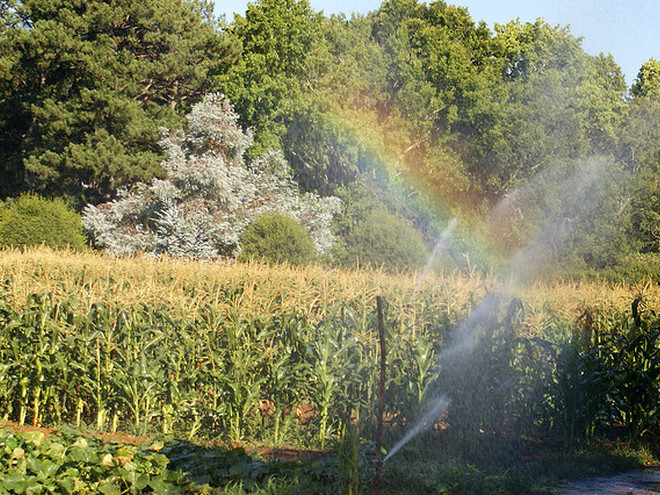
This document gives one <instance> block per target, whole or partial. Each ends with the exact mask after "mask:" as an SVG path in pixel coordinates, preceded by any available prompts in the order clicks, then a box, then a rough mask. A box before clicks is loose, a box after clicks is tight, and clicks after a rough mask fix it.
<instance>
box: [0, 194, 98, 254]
mask: <svg viewBox="0 0 660 495" xmlns="http://www.w3.org/2000/svg"><path fill="white" fill-rule="evenodd" d="M41 244H45V245H46V246H49V247H52V248H60V249H63V248H71V249H76V250H82V249H85V247H86V244H87V239H86V237H85V234H84V233H83V228H82V219H81V218H80V215H78V214H77V213H76V212H75V211H73V210H71V209H69V208H68V207H67V206H66V204H65V203H64V201H62V200H61V199H54V200H49V199H45V198H42V197H40V196H36V195H33V194H24V195H22V196H19V197H18V198H15V199H10V200H8V201H7V203H5V204H4V205H3V206H1V207H0V246H16V247H21V246H39V245H41Z"/></svg>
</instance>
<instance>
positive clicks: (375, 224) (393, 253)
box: [343, 210, 428, 270]
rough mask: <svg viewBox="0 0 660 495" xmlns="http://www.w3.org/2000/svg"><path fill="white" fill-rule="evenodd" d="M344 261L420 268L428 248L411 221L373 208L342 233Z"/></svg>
mask: <svg viewBox="0 0 660 495" xmlns="http://www.w3.org/2000/svg"><path fill="white" fill-rule="evenodd" d="M343 258H344V259H343V262H344V264H348V265H351V264H360V265H363V266H365V265H367V266H373V267H381V266H382V267H383V268H385V269H387V270H402V269H406V268H421V267H423V266H424V264H425V263H426V260H427V258H428V250H427V249H426V246H425V244H424V241H423V240H422V236H421V234H420V233H419V232H418V231H417V230H416V229H415V227H413V225H412V223H410V222H409V221H408V220H405V219H403V218H399V217H396V216H394V215H392V214H390V213H387V212H385V211H382V210H377V211H373V212H372V213H370V214H368V215H367V216H366V217H365V218H364V219H363V220H362V221H361V222H359V223H358V224H357V225H356V226H355V227H354V228H353V229H352V230H351V232H350V233H349V234H348V235H347V236H346V240H345V253H344V254H343Z"/></svg>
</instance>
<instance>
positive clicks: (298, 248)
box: [241, 213, 314, 265]
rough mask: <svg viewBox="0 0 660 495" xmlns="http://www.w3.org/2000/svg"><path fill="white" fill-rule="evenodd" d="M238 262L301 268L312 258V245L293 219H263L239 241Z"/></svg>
mask: <svg viewBox="0 0 660 495" xmlns="http://www.w3.org/2000/svg"><path fill="white" fill-rule="evenodd" d="M241 246H242V249H243V251H242V253H241V259H243V260H245V259H250V258H263V259H266V260H268V261H271V262H273V263H281V262H288V263H292V264H294V265H299V264H303V263H306V262H309V261H311V260H312V259H313V258H314V244H313V243H312V241H311V240H310V238H309V236H308V235H307V232H306V231H305V229H304V228H303V227H302V226H301V225H300V224H299V223H298V222H297V221H296V219H295V218H293V217H290V216H288V215H284V214H282V213H270V214H266V215H262V216H260V217H259V218H257V219H256V220H255V221H254V222H253V223H251V224H250V225H249V226H248V228H247V229H246V230H245V233H244V234H243V236H242V237H241Z"/></svg>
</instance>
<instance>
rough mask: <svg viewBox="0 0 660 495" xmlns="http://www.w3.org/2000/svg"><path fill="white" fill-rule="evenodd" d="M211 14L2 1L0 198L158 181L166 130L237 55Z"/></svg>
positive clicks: (205, 6) (160, 4)
mask: <svg viewBox="0 0 660 495" xmlns="http://www.w3.org/2000/svg"><path fill="white" fill-rule="evenodd" d="M3 5H5V2H3ZM211 11H212V10H211V4H210V3H208V2H205V1H202V0H143V1H140V2H133V1H130V0H89V1H81V0H57V1H52V0H23V1H17V2H15V3H13V4H12V5H11V6H10V5H9V4H7V7H5V8H3V16H2V21H3V26H2V31H0V33H1V34H2V36H1V38H0V53H2V55H1V56H0V57H1V58H0V130H2V132H0V136H2V137H0V140H1V141H2V142H0V173H2V176H3V177H4V178H5V179H6V180H3V181H2V184H3V186H2V191H0V193H1V194H2V195H5V196H6V195H10V194H14V193H16V192H18V191H20V190H22V189H30V190H36V191H39V192H42V193H45V194H48V195H66V196H70V197H72V198H73V199H74V200H76V201H77V202H78V203H82V202H98V201H101V200H107V199H109V198H110V197H112V196H113V195H114V194H115V191H116V190H117V189H118V188H119V187H121V186H125V185H128V184H130V183H132V182H134V181H136V180H146V179H148V178H149V177H151V176H153V175H154V174H157V173H159V171H160V168H159V165H158V164H159V161H160V159H159V156H158V155H159V149H158V145H157V143H158V140H159V138H160V131H159V127H160V126H167V127H175V126H177V125H179V124H181V122H182V119H183V115H184V114H185V111H186V109H188V108H189V107H190V104H192V103H194V102H195V101H199V99H201V96H202V94H204V93H206V92H208V91H210V90H212V89H213V80H214V77H215V76H216V75H217V74H219V73H221V72H223V71H225V70H226V69H227V67H228V65H229V64H230V63H232V61H233V60H235V57H236V55H237V50H238V48H237V45H236V43H234V42H232V41H231V39H230V38H229V37H228V36H227V35H225V34H224V33H223V32H222V31H221V30H220V29H219V26H218V25H217V23H216V22H215V21H214V19H213V17H212V15H211Z"/></svg>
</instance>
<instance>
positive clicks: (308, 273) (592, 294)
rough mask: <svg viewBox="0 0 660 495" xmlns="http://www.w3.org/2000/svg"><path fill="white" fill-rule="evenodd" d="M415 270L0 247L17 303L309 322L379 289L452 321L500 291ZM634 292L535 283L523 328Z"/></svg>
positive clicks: (621, 306) (525, 297)
mask: <svg viewBox="0 0 660 495" xmlns="http://www.w3.org/2000/svg"><path fill="white" fill-rule="evenodd" d="M418 275H419V274H417V273H412V272H411V273H404V274H401V275H391V274H388V273H386V272H384V271H379V270H330V269H325V268H322V267H319V266H307V267H292V266H270V265H266V264H260V263H249V264H242V263H235V262H231V261H213V262H201V261H186V260H181V259H172V258H158V259H156V258H152V257H137V258H113V257H110V256H108V255H105V254H102V253H97V252H86V253H74V252H68V251H53V250H50V249H46V248H34V249H28V250H25V251H21V250H16V249H4V250H0V281H1V282H4V281H7V280H11V283H6V284H5V287H4V289H2V290H3V292H5V293H6V294H7V295H9V296H10V297H11V299H12V301H13V303H14V304H16V305H18V306H20V305H23V304H25V302H26V301H27V297H28V295H29V294H31V293H35V292H45V291H47V292H50V293H51V294H53V296H54V297H55V298H56V299H70V298H75V299H78V300H79V301H80V303H81V304H83V305H90V304H92V303H95V302H104V303H107V304H119V305H123V306H133V305H149V306H154V305H165V306H167V307H169V308H171V309H172V310H174V311H181V312H183V313H184V314H192V313H194V312H196V310H197V308H198V307H199V306H202V305H206V304H209V303H212V304H217V305H219V307H225V308H228V305H229V304H233V305H234V306H235V309H236V310H238V311H240V312H241V313H245V314H277V313H286V312H290V311H292V310H297V311H300V312H303V313H305V314H306V315H308V316H310V317H312V318H314V315H318V314H320V313H322V312H323V311H322V310H323V308H324V307H328V306H330V305H332V304H333V303H334V302H336V301H343V302H346V301H353V300H357V299H360V300H362V301H363V302H364V304H369V305H374V306H375V301H374V300H375V297H376V295H383V296H384V297H385V298H386V299H387V300H388V303H389V304H390V305H394V306H396V307H397V309H398V310H400V311H402V313H406V312H407V310H406V308H408V307H410V308H411V309H412V308H413V307H414V308H416V309H415V312H417V313H418V314H419V313H420V312H419V310H420V309H422V310H423V309H424V308H423V307H424V306H429V305H432V306H435V307H436V309H438V310H441V311H443V312H444V311H446V312H447V314H450V315H453V317H454V318H459V317H461V316H462V315H463V314H465V312H467V311H469V308H470V307H471V305H473V304H475V303H478V302H479V301H480V300H481V299H482V298H483V297H484V295H486V294H487V293H491V292H493V291H499V290H501V288H500V283H499V281H498V280H497V279H496V278H495V277H493V276H485V275H482V274H479V273H477V272H471V273H462V272H460V273H459V272H457V273H454V274H452V275H436V274H432V275H429V276H428V277H425V278H424V280H423V281H422V283H421V284H419V287H417V286H418ZM234 292H236V294H237V295H236V297H235V298H234V299H233V303H230V302H229V300H230V298H228V297H227V294H229V293H234ZM638 295H641V296H642V297H643V298H644V303H645V305H646V307H647V308H659V307H660V291H658V288H657V286H656V285H655V284H652V283H650V282H649V283H646V284H640V285H638V286H634V287H630V286H625V285H612V284H604V283H600V284H599V283H591V282H590V283H587V282H584V283H582V282H553V283H541V282H537V283H535V284H533V285H530V286H528V287H526V288H524V290H520V291H518V297H520V299H521V300H522V302H523V304H524V307H525V308H526V321H527V324H528V326H529V328H530V333H538V332H539V331H540V332H543V331H544V330H545V328H546V326H547V325H548V324H549V323H548V322H549V321H551V320H553V319H556V318H557V317H560V318H565V319H569V320H570V319H575V318H577V316H579V314H580V313H582V312H583V311H584V310H585V309H587V308H589V309H591V310H596V312H598V311H602V312H603V313H607V312H609V311H611V310H618V311H622V310H628V309H629V308H630V303H631V302H632V300H633V299H634V298H635V297H637V296H638ZM319 310H320V311H319ZM421 313H424V311H421ZM452 319H453V318H452Z"/></svg>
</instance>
